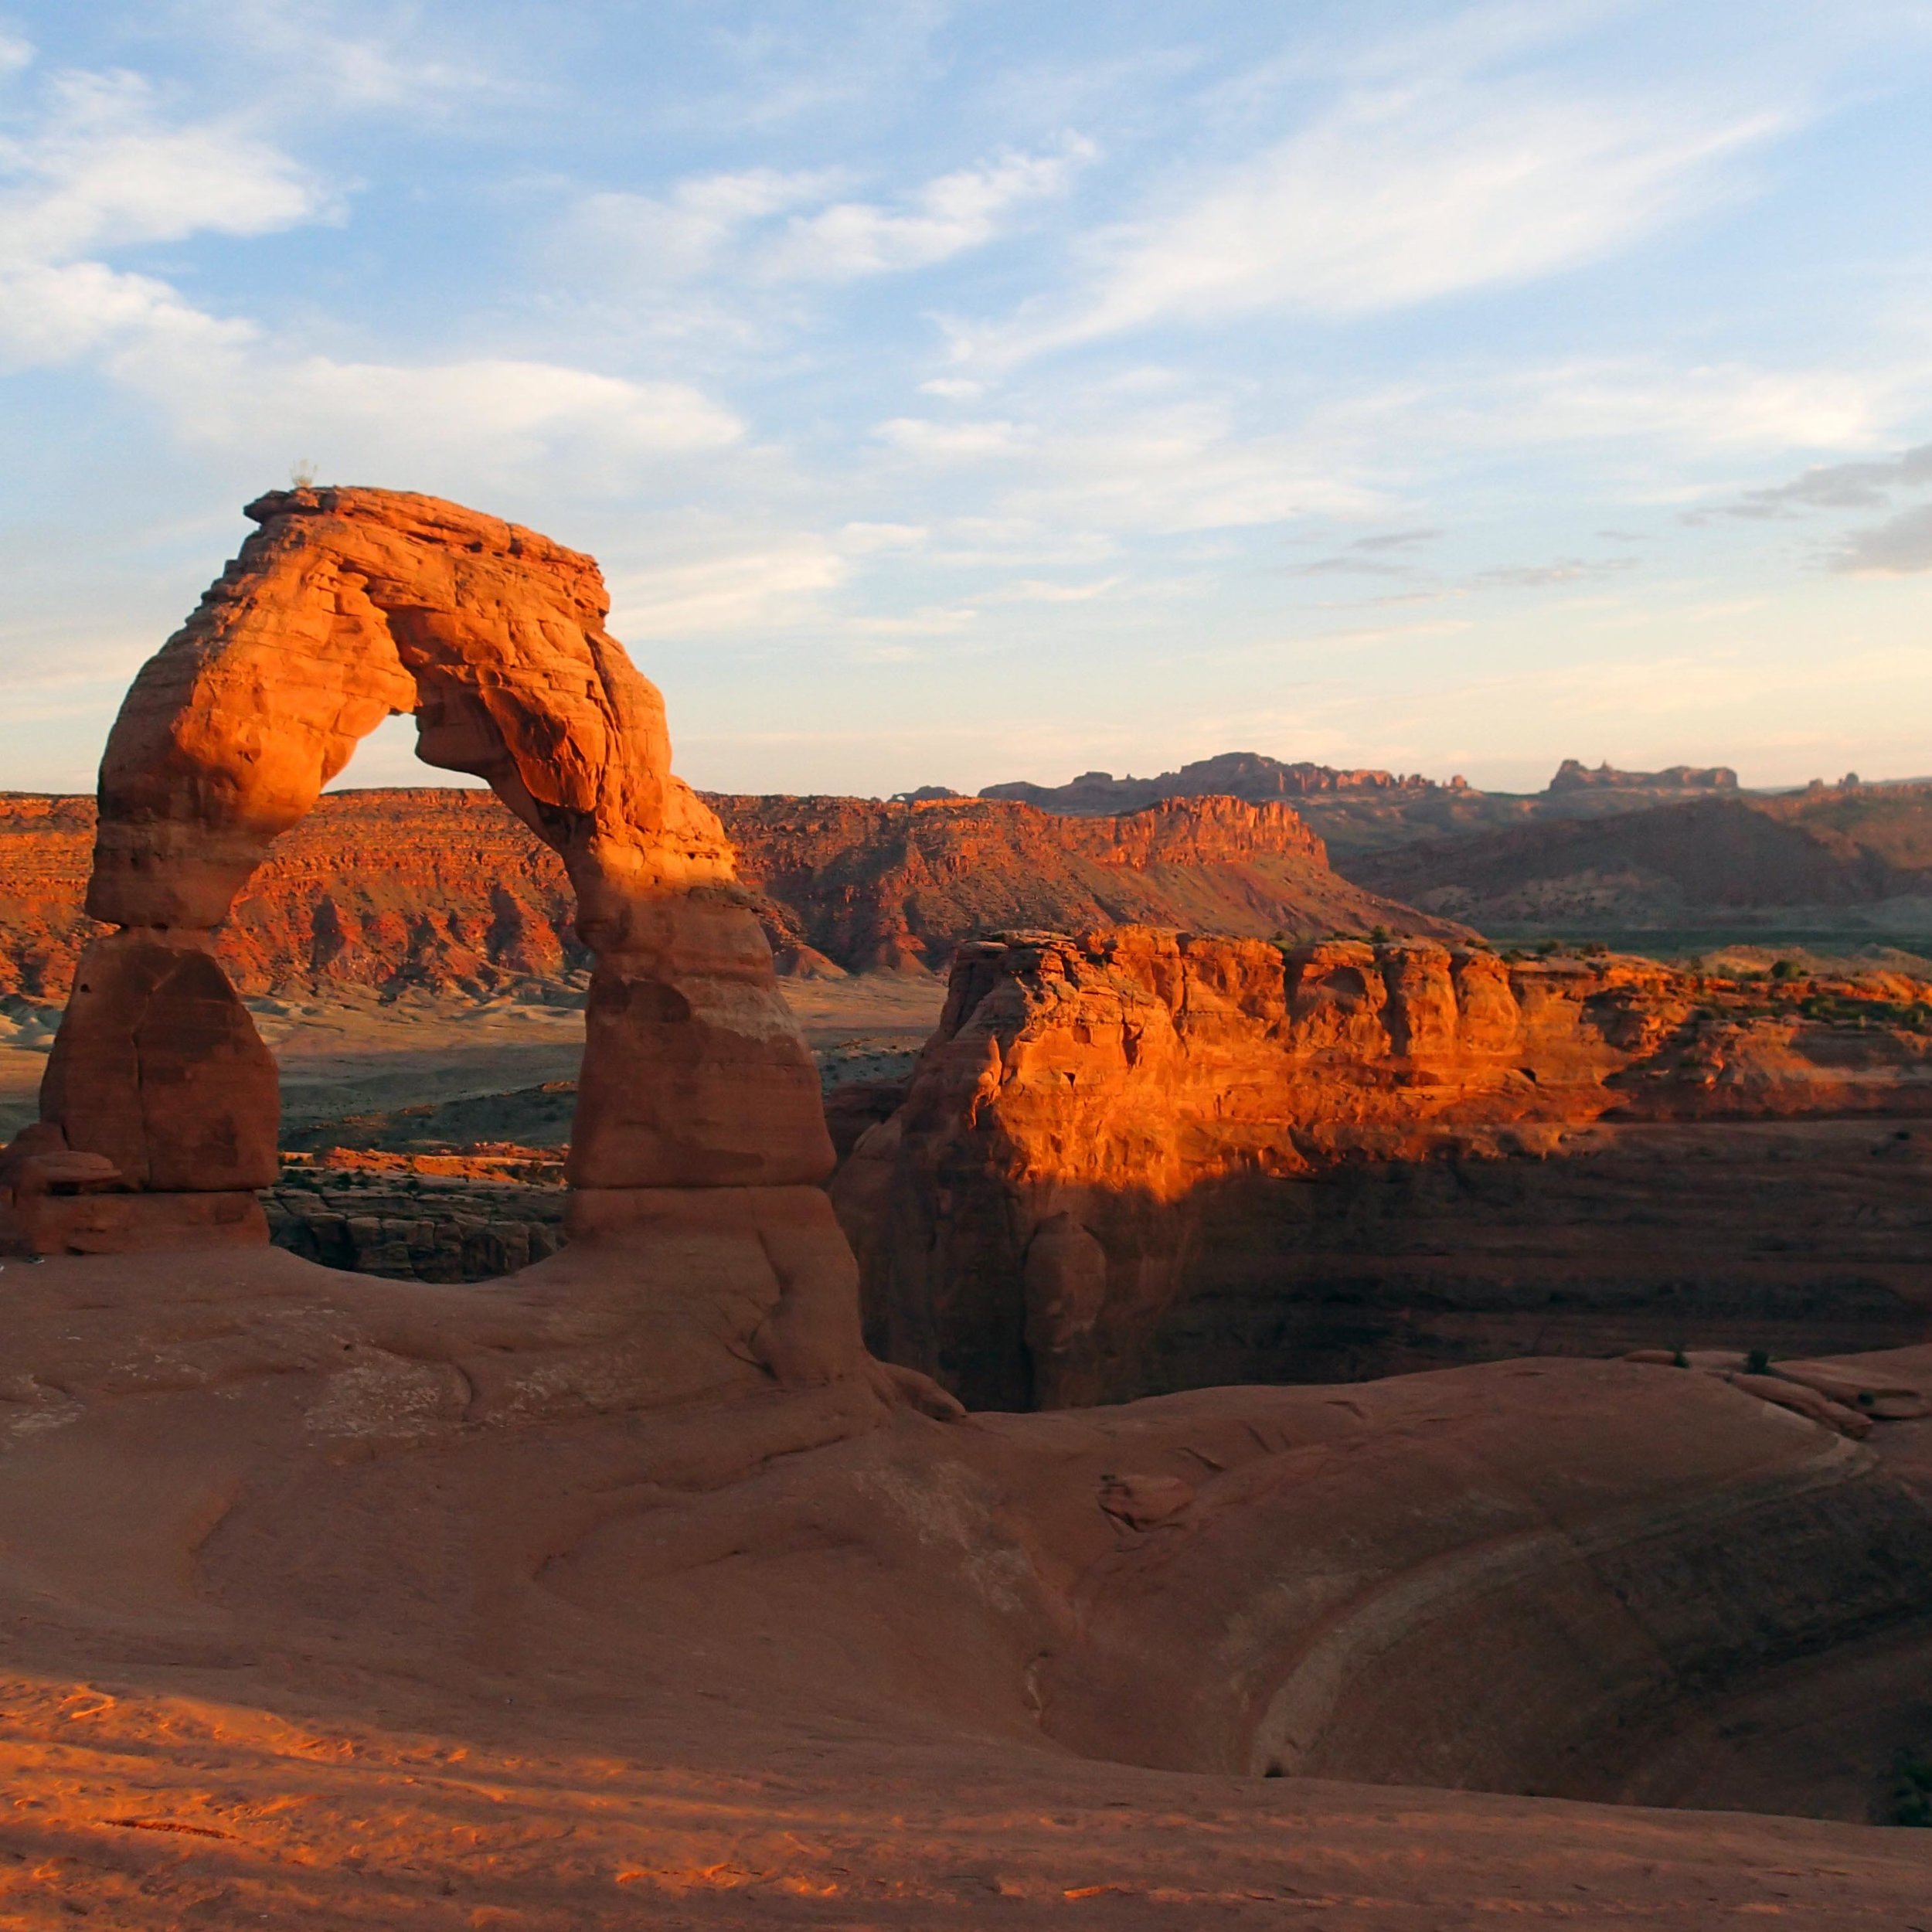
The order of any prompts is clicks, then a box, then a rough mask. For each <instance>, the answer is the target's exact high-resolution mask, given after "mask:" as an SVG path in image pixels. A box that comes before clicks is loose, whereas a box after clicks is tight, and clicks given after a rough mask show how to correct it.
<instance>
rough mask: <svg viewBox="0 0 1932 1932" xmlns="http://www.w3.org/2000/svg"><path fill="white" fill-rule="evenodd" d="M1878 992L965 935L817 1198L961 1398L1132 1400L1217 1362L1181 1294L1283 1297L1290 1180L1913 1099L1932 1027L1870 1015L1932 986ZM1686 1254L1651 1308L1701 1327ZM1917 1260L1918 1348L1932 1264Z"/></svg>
mask: <svg viewBox="0 0 1932 1932" xmlns="http://www.w3.org/2000/svg"><path fill="white" fill-rule="evenodd" d="M1879 990H1882V991H1885V992H1890V993H1892V994H1893V995H1895V998H1893V999H1892V1000H1890V1001H1886V1000H1884V999H1881V998H1874V997H1866V998H1861V999H1859V1000H1854V1001H1850V1002H1847V1004H1846V1017H1845V1019H1844V1020H1843V1021H1842V1023H1838V1022H1834V1021H1833V1020H1832V1019H1829V1018H1821V1017H1817V1016H1815V1015H1816V1014H1817V1013H1818V1010H1819V1008H1818V1001H1817V1000H1815V999H1813V998H1804V997H1803V996H1804V995H1808V994H1809V993H1810V992H1811V988H1809V987H1808V986H1807V985H1798V986H1794V987H1793V988H1791V989H1790V992H1789V994H1788V996H1781V997H1783V998H1784V1004H1783V1005H1782V1007H1781V1008H1773V1009H1767V1008H1766V1007H1764V1005H1761V1004H1758V1003H1755V1002H1761V1001H1762V999H1763V998H1764V995H1763V993H1762V991H1761V989H1760V991H1758V992H1757V994H1756V995H1755V1002H1754V1000H1753V998H1752V997H1750V996H1740V995H1737V994H1736V992H1733V993H1732V994H1730V995H1728V996H1725V995H1719V994H1717V993H1715V992H1713V991H1712V990H1711V988H1709V986H1708V985H1706V983H1705V982H1703V981H1699V980H1698V979H1696V978H1693V977H1692V976H1691V975H1687V974H1685V973H1682V972H1678V971H1672V969H1670V968H1666V967H1662V966H1659V965H1657V964H1655V963H1653V962H1651V961H1647V960H1636V959H1620V958H1614V957H1606V958H1604V959H1602V960H1600V961H1599V960H1590V959H1580V960H1578V959H1572V960H1558V961H1505V960H1504V959H1502V958H1500V957H1498V956H1497V955H1496V954H1494V953H1492V952H1488V951H1479V950H1475V949H1472V948H1468V947H1446V946H1441V945H1437V944H1429V943H1427V942H1424V941H1417V940H1410V941H1405V942H1400V943H1390V944H1379V945H1369V944H1360V943H1353V942H1329V943H1325V944H1315V945H1310V946H1302V947H1291V948H1285V949H1284V948H1282V947H1276V946H1272V945H1267V944H1259V943H1257V942H1254V941H1252V940H1230V939H1218V938H1203V937H1187V936H1185V935H1177V934H1172V933H1162V932H1149V931H1145V930H1138V929H1134V928H1131V927H1130V928H1125V929H1122V930H1117V931H1114V932H1112V933H1107V934H1095V935H1093V936H1091V937H1087V938H1083V939H1077V938H1073V937H1068V936H1066V935H1063V934H1046V933H1034V934H1017V935H1013V936H1011V937H1008V938H1005V939H993V940H985V941H981V942H978V943H971V944H967V945H965V946H964V947H961V951H960V954H959V956H958V958H957V961H956V962H955V964H954V969H953V975H952V981H951V988H950V989H949V992H948V995H947V1005H946V1009H945V1012H944V1016H943V1018H942V1019H941V1020H940V1026H939V1030H938V1032H937V1034H936V1035H935V1036H934V1039H933V1040H932V1042H931V1043H930V1045H929V1046H927V1049H926V1050H925V1052H924V1053H923V1054H922V1056H920V1062H919V1064H918V1066H917V1069H916V1070H915V1073H914V1075H913V1081H912V1084H911V1087H910V1091H909V1093H908V1094H907V1097H906V1101H905V1104H903V1106H902V1107H900V1110H899V1111H897V1112H896V1114H893V1116H892V1117H890V1118H889V1119H888V1120H886V1121H883V1123H881V1124H879V1125H877V1126H875V1127H873V1128H871V1129H870V1130H869V1131H868V1132H866V1134H864V1135H863V1136H862V1138H860V1139H859V1141H858V1143H857V1145H856V1146H855V1148H854V1149H853V1151H852V1156H851V1158H849V1160H848V1161H847V1162H846V1163H845V1165H844V1166H843V1167H842V1168H841V1169H840V1171H839V1174H838V1179H837V1180H836V1181H835V1183H834V1185H833V1190H832V1191H833V1196H834V1199H835V1200H836V1201H837V1202H838V1206H839V1210H840V1213H841V1216H842V1219H843V1220H844V1223H845V1227H846V1230H847V1232H848V1233H849V1235H850V1236H852V1240H853V1243H854V1245H855V1247H856V1249H857V1250H858V1252H859V1257H860V1261H861V1265H862V1272H863V1277H864V1281H865V1293H866V1310H867V1317H868V1321H869V1326H870V1328H871V1331H872V1334H873V1337H874V1340H875V1343H876V1345H878V1346H879V1347H880V1348H882V1349H884V1350H886V1352H889V1353H890V1354H891V1355H892V1356H893V1359H895V1360H896V1361H901V1362H909V1363H913V1364H917V1365H918V1366H921V1367H923V1368H924V1369H927V1370H929V1371H930V1372H934V1373H935V1374H937V1375H939V1376H940V1377H941V1379H944V1381H945V1382H946V1383H947V1386H950V1387H951V1388H952V1389H954V1390H956V1391H957V1393H959V1394H961V1396H964V1398H965V1400H967V1401H968V1403H970V1404H972V1405H974V1406H1005V1407H1026V1406H1036V1405H1038V1406H1058V1405H1061V1404H1074V1403H1090V1402H1094V1401H1100V1400H1123V1399H1125V1398H1128V1397H1131V1396H1135V1395H1140V1394H1144V1393H1150V1392H1153V1391H1155V1390H1158V1389H1160V1388H1162V1386H1168V1387H1172V1386H1176V1384H1177V1383H1178V1384H1179V1386H1186V1385H1188V1384H1189V1383H1194V1382H1197V1381H1199V1380H1201V1379H1204V1378H1203V1377H1202V1376H1201V1375H1200V1373H1199V1372H1198V1369H1196V1368H1194V1367H1193V1365H1192V1363H1190V1362H1189V1361H1188V1360H1187V1359H1185V1358H1183V1359H1180V1360H1179V1361H1176V1360H1175V1359H1174V1351H1175V1344H1174V1343H1173V1342H1172V1331H1173V1330H1174V1329H1175V1328H1177V1327H1179V1326H1184V1325H1186V1324H1187V1323H1188V1322H1189V1321H1190V1320H1192V1321H1193V1322H1194V1323H1196V1325H1199V1324H1201V1323H1202V1322H1204V1321H1206V1322H1211V1321H1212V1320H1213V1315H1212V1314H1211V1313H1209V1314H1205V1315H1203V1314H1195V1313H1191V1311H1189V1307H1188V1304H1189V1301H1191V1300H1192V1299H1195V1298H1199V1299H1200V1301H1202V1303H1203V1304H1206V1305H1208V1306H1209V1307H1210V1308H1211V1304H1213V1301H1214V1300H1215V1299H1216V1297H1217V1296H1219V1297H1225V1296H1226V1294H1228V1293H1229V1291H1230V1286H1231V1282H1230V1274H1231V1272H1232V1270H1236V1269H1239V1268H1240V1267H1249V1268H1251V1269H1254V1270H1259V1271H1260V1273H1261V1274H1262V1277H1263V1280H1264V1282H1265V1281H1267V1280H1268V1279H1269V1278H1270V1277H1272V1279H1273V1281H1274V1284H1275V1287H1274V1294H1275V1296H1276V1299H1277V1306H1279V1307H1286V1306H1287V1305H1288V1304H1291V1302H1292V1301H1293V1300H1294V1294H1295V1289H1294V1285H1293V1284H1294V1253H1293V1249H1294V1244H1295V1243H1296V1241H1297V1240H1298V1239H1299V1240H1301V1241H1302V1242H1304V1243H1305V1242H1306V1241H1307V1240H1308V1237H1309V1235H1310V1233H1311V1222H1310V1219H1309V1217H1310V1216H1311V1214H1312V1213H1313V1212H1314V1211H1315V1209H1316V1208H1317V1207H1318V1206H1326V1205H1328V1202H1330V1201H1338V1200H1339V1199H1340V1198H1341V1197H1340V1196H1339V1195H1338V1192H1336V1191H1335V1190H1333V1189H1331V1190H1328V1192H1327V1193H1326V1194H1325V1195H1322V1194H1321V1193H1319V1192H1318V1191H1317V1190H1314V1189H1310V1188H1308V1187H1295V1186H1292V1185H1287V1186H1284V1185H1283V1184H1284V1183H1286V1182H1299V1181H1306V1180H1309V1179H1315V1178H1319V1177H1324V1176H1332V1175H1335V1174H1336V1173H1337V1172H1338V1170H1342V1169H1350V1168H1352V1169H1357V1170H1359V1169H1360V1168H1363V1167H1365V1166H1366V1167H1369V1168H1386V1166H1387V1165H1389V1164H1391V1163H1396V1164H1400V1163H1409V1164H1413V1163H1417V1162H1426V1161H1430V1160H1444V1159H1449V1158H1454V1159H1457V1160H1460V1161H1467V1160H1470V1159H1471V1158H1475V1159H1481V1158H1485V1157H1495V1156H1497V1155H1505V1154H1509V1155H1529V1156H1532V1157H1534V1156H1537V1155H1547V1154H1549V1153H1551V1152H1553V1151H1556V1149H1557V1148H1559V1147H1560V1145H1561V1143H1562V1141H1563V1138H1564V1136H1565V1135H1566V1134H1574V1133H1575V1132H1576V1131H1577V1130H1580V1129H1582V1128H1588V1127H1590V1126H1591V1125H1592V1124H1594V1123H1596V1122H1597V1121H1603V1120H1605V1119H1607V1118H1614V1119H1616V1120H1617V1121H1626V1122H1630V1121H1639V1122H1641V1121H1649V1122H1669V1121H1702V1122H1709V1121H1752V1120H1767V1119H1769V1120H1776V1119H1781V1118H1789V1117H1805V1116H1814V1115H1827V1116H1834V1117H1842V1116H1857V1115H1859V1114H1866V1115H1869V1116H1873V1117H1879V1118H1882V1119H1891V1118H1895V1117H1900V1116H1905V1117H1913V1116H1923V1115H1927V1114H1932V1031H1926V1030H1916V1031H1915V1030H1912V1029H1910V1027H1908V1026H1904V1025H1901V1024H1896V1023H1888V1022H1887V1020H1886V1015H1888V1014H1896V1013H1900V1012H1903V1013H1905V1014H1906V1015H1907V1016H1908V1017H1910V1015H1913V1014H1917V1013H1922V1012H1927V1011H1932V1007H1929V1006H1928V1000H1929V999H1932V989H1928V988H1926V987H1924V986H1923V985H1919V984H1918V983H1917V982H1915V981H1909V980H1905V979H1903V978H1896V977H1894V978H1891V979H1889V980H1887V981H1886V982H1885V985H1884V986H1883V988H1880V989H1879ZM1868 991H1869V989H1868ZM1727 998H1728V1004H1727V1003H1726V1002H1727ZM1902 1151H1903V1150H1902ZM1566 1165H1567V1164H1566ZM1866 1165H1868V1166H1869V1162H1866ZM1893 1191H1894V1192H1896V1191H1897V1184H1896V1182H1895V1183H1894V1184H1893ZM1385 1192H1386V1190H1385ZM1357 1205H1358V1206H1359V1203H1357ZM1419 1218H1420V1217H1419ZM1422 1225H1423V1226H1427V1223H1426V1222H1423V1223H1422ZM1364 1232H1365V1230H1363V1229H1362V1228H1361V1227H1360V1226H1358V1227H1357V1229H1356V1234H1355V1238H1356V1239H1357V1240H1360V1239H1361V1236H1362V1233H1364ZM1747 1232H1748V1231H1747ZM1922 1252H1923V1243H1922V1237H1913V1236H1907V1237H1906V1239H1905V1240H1903V1243H1902V1245H1901V1247H1900V1253H1901V1254H1903V1255H1904V1256H1906V1257H1918V1256H1920V1255H1921V1254H1922ZM1684 1260H1685V1257H1683V1256H1682V1255H1679V1257H1677V1260H1676V1262H1675V1266H1674V1267H1673V1266H1665V1267H1662V1269H1661V1270H1659V1274H1660V1278H1661V1279H1662V1281H1664V1282H1665V1284H1668V1285H1669V1286H1670V1287H1672V1288H1673V1290H1674V1291H1675V1294H1677V1296H1678V1303H1677V1308H1676V1312H1675V1313H1674V1314H1672V1313H1669V1312H1668V1311H1660V1314H1659V1316H1658V1318H1661V1319H1663V1320H1665V1321H1672V1322H1676V1323H1679V1324H1681V1323H1682V1321H1684V1320H1685V1318H1687V1316H1689V1315H1691V1314H1692V1313H1693V1312H1694V1308H1693V1307H1692V1305H1689V1298H1688V1297H1686V1296H1685V1294H1684V1288H1685V1269H1684ZM1906 1272H1908V1273H1911V1274H1913V1275H1914V1277H1915V1278H1916V1280H1917V1284H1918V1289H1919V1298H1918V1301H1917V1304H1916V1306H1914V1307H1912V1308H1910V1309H1909V1310H1908V1311H1906V1319H1907V1320H1908V1321H1909V1328H1908V1330H1907V1333H1908V1335H1909V1336H1910V1338H1912V1339H1914V1340H1916V1339H1918V1338H1921V1337H1922V1336H1923V1333H1924V1330H1925V1325H1926V1320H1927V1312H1926V1309H1927V1299H1928V1298H1932V1277H1927V1274H1926V1270H1924V1268H1923V1266H1916V1267H1914V1268H1910V1269H1908V1270H1906ZM1517 1292H1519V1291H1518V1290H1517V1289H1516V1288H1515V1287H1514V1284H1509V1283H1507V1282H1506V1281H1505V1282H1501V1283H1498V1287H1497V1292H1496V1296H1495V1299H1496V1301H1497V1302H1498V1304H1501V1305H1506V1304H1507V1303H1508V1301H1509V1298H1511V1296H1512V1294H1515V1293H1517ZM1728 1312H1729V1316H1730V1320H1731V1321H1732V1322H1733V1324H1735V1323H1736V1321H1737V1320H1738V1319H1739V1316H1738V1314H1737V1312H1736V1311H1735V1310H1734V1309H1733V1310H1730V1311H1728ZM1679 1333H1682V1329H1681V1328H1679ZM1628 1345H1629V1343H1628V1341H1625V1342H1613V1344H1612V1348H1613V1349H1614V1348H1617V1347H1621V1346H1628ZM1489 1352H1508V1351H1489ZM1277 1359H1279V1358H1277ZM1287 1359H1288V1360H1289V1361H1290V1362H1292V1360H1293V1359H1294V1357H1293V1352H1292V1351H1288V1352H1287ZM1275 1372H1277V1373H1280V1372H1281V1369H1278V1368H1277V1369H1276V1371H1275ZM1167 1376H1172V1377H1173V1379H1172V1380H1165V1381H1164V1378H1165V1377H1167Z"/></svg>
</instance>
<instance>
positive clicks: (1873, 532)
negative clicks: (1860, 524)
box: [1832, 503, 1932, 577]
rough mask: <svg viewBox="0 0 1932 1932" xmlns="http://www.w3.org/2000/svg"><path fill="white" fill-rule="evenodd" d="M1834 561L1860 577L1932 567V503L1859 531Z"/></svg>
mask: <svg viewBox="0 0 1932 1932" xmlns="http://www.w3.org/2000/svg"><path fill="white" fill-rule="evenodd" d="M1832 564H1833V567H1834V568H1835V569H1836V570H1844V571H1848V572H1849V573H1852V575H1854V576H1857V577H1904V576H1907V575H1909V574H1910V573H1914V572H1917V571H1920V570H1932V503H1921V504H1920V505H1919V506H1918V508H1917V509H1912V510H1904V511H1901V512H1900V514H1899V515H1896V516H1894V517H1889V518H1888V519H1886V521H1885V522H1883V523H1880V524H1879V525H1877V526H1876V527H1875V528H1873V529H1869V530H1861V531H1859V532H1857V533H1856V534H1855V536H1852V538H1851V539H1850V540H1849V542H1847V543H1846V544H1845V546H1844V548H1843V549H1842V550H1840V551H1839V552H1838V555H1837V556H1835V558H1834V559H1833V560H1832Z"/></svg>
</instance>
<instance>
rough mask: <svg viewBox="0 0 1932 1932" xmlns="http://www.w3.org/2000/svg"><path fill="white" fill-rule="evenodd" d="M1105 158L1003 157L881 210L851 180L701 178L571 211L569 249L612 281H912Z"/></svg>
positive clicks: (1084, 147)
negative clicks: (894, 277)
mask: <svg viewBox="0 0 1932 1932" xmlns="http://www.w3.org/2000/svg"><path fill="white" fill-rule="evenodd" d="M1095 153H1096V150H1095V149H1094V145H1093V144H1092V143H1091V142H1090V141H1086V140H1083V138H1080V136H1078V135H1073V134H1070V135H1067V136H1066V137H1065V138H1063V139H1062V140H1061V141H1059V142H1058V143H1057V144H1056V145H1054V146H1053V147H1052V148H1048V149H1046V150H1044V151H1040V152H1038V153H1031V154H1026V153H1019V152H1014V151H1004V152H1002V153H999V154H996V155H993V156H992V157H991V158H988V159H987V160H985V161H982V162H977V163H975V165H972V166H971V167H968V168H956V169H954V170H953V171H952V172H950V173H947V174H944V175H937V176H935V177H934V178H933V179H930V180H928V181H926V182H922V183H920V184H919V185H917V186H915V187H913V188H910V189H907V190H906V191H904V192H902V193H900V194H898V195H896V196H889V197H886V198H883V199H861V198H859V197H857V196H853V195H852V194H851V192H849V191H850V190H851V189H852V187H853V185H855V183H854V177H853V174H852V171H851V170H850V169H849V168H817V169H792V170H785V169H779V168H750V169H747V170H744V171H742V172H736V173H723V174H713V175H695V176H692V177H690V178H689V179H685V180H684V181H681V182H678V183H676V184H675V185H674V186H673V187H672V189H670V190H669V191H668V192H665V193H662V194H658V195H647V194H636V193H630V192H616V191H600V192H595V193H592V194H589V195H587V196H583V198H582V199H580V201H579V202H578V203H577V206H575V208H574V209H573V210H572V211H571V213H570V216H569V219H568V222H567V224H566V236H565V238H564V243H563V245H564V247H565V248H566V250H567V251H568V252H569V253H571V254H572V255H573V256H574V257H577V258H579V259H581V260H586V261H589V262H593V263H594V264H597V273H598V274H600V276H603V277H608V276H609V275H610V274H611V273H612V272H613V271H614V270H615V271H617V272H620V273H621V274H623V275H624V276H625V277H628V279H630V280H631V281H633V282H634V283H637V284H650V283H663V284H678V283H689V282H694V281H701V280H704V279H706V278H711V277H716V278H720V279H723V280H725V281H730V282H733V283H736V284H739V285H740V287H741V288H742V289H743V291H744V292H746V293H747V294H748V293H750V291H753V290H755V289H756V288H757V287H759V286H760V285H780V284H788V283H802V284H813V283H816V284H838V283H843V282H852V281H861V280H863V279H865V278H866V277H870V276H875V275H889V274H909V273H910V272H912V271H913V270H918V269H922V268H930V267H934V266H935V265H936V264H939V263H940V262H944V261H949V260H951V259H952V258H953V257H955V256H957V255H961V254H964V253H968V251H970V250H973V249H976V248H983V247H986V246H987V245H988V243H992V242H993V241H995V240H998V239H999V238H1000V237H1001V236H1002V235H1003V234H1005V233H1007V232H1008V231H1009V230H1010V228H1011V227H1012V225H1013V223H1015V221H1017V220H1019V219H1022V218H1023V216H1024V212H1025V210H1026V208H1027V207H1028V206H1029V205H1030V204H1033V203H1036V202H1043V201H1049V200H1052V199H1056V198H1057V197H1059V196H1062V195H1064V194H1065V193H1066V191H1067V189H1069V187H1070V185H1071V184H1072V182H1073V178H1074V176H1075V175H1076V174H1077V172H1079V170H1080V168H1083V166H1085V165H1087V164H1088V163H1089V162H1091V161H1092V160H1093V159H1094V156H1095Z"/></svg>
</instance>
